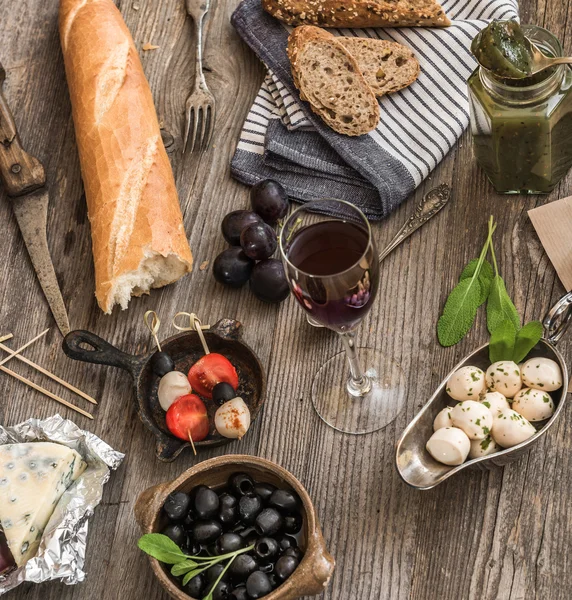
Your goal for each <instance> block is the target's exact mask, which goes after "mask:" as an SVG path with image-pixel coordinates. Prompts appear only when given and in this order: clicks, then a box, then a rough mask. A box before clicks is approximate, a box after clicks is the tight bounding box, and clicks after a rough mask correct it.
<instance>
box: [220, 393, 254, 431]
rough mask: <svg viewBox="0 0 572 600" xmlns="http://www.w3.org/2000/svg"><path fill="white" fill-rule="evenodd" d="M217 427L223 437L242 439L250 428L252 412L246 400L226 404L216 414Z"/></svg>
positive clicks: (235, 399) (239, 399) (235, 400)
mask: <svg viewBox="0 0 572 600" xmlns="http://www.w3.org/2000/svg"><path fill="white" fill-rule="evenodd" d="M215 427H216V430H217V431H218V432H219V433H220V434H221V435H222V436H223V437H226V438H232V439H240V438H241V437H242V436H243V435H244V434H245V433H246V432H247V431H248V428H249V427H250V411H249V410H248V406H246V404H245V402H244V400H243V399H242V398H233V399H232V400H229V401H228V402H225V403H224V404H223V405H222V406H221V407H220V408H219V409H218V410H217V411H216V413H215Z"/></svg>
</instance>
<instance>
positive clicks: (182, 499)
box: [163, 492, 191, 521]
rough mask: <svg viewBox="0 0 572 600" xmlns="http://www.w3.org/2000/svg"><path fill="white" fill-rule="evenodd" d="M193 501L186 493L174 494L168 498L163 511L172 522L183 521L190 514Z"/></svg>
mask: <svg viewBox="0 0 572 600" xmlns="http://www.w3.org/2000/svg"><path fill="white" fill-rule="evenodd" d="M190 507H191V499H190V498H189V495H188V494H185V493H184V492H173V493H172V494H169V495H168V496H167V499H166V500H165V504H163V510H164V511H165V514H166V515H167V516H168V517H169V519H171V521H182V520H183V519H184V518H185V517H186V516H187V513H188V512H189V508H190Z"/></svg>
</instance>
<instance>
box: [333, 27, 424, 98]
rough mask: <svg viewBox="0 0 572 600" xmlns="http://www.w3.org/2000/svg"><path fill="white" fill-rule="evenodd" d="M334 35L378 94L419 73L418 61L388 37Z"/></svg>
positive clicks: (406, 82) (393, 89)
mask: <svg viewBox="0 0 572 600" xmlns="http://www.w3.org/2000/svg"><path fill="white" fill-rule="evenodd" d="M336 39H337V40H338V41H339V42H340V43H341V44H343V46H344V47H345V49H346V50H348V51H349V53H350V54H351V55H352V56H353V57H354V58H355V60H356V62H357V64H358V66H359V68H360V71H361V72H362V74H363V76H364V78H365V80H366V82H367V83H368V85H369V87H370V88H371V89H372V90H373V93H374V94H375V95H376V96H378V97H381V96H383V95H385V94H389V93H391V92H397V91H398V90H401V89H403V88H405V87H407V86H408V85H411V84H412V83H413V82H414V81H415V80H416V79H417V77H418V76H419V62H418V61H417V59H416V58H415V55H414V54H413V52H412V51H411V50H410V49H409V48H407V46H403V45H402V44H398V43H397V42H388V41H387V40H372V39H364V38H350V37H339V38H336Z"/></svg>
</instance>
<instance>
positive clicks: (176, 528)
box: [161, 523, 187, 546]
mask: <svg viewBox="0 0 572 600" xmlns="http://www.w3.org/2000/svg"><path fill="white" fill-rule="evenodd" d="M161 533H162V534H163V535H166V536H167V537H168V538H170V539H171V540H173V542H175V544H177V546H182V545H183V544H184V543H185V542H186V541H187V534H186V533H185V530H184V529H183V526H182V525H179V524H178V523H170V524H169V525H167V527H165V529H163V531H161Z"/></svg>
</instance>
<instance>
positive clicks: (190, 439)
mask: <svg viewBox="0 0 572 600" xmlns="http://www.w3.org/2000/svg"><path fill="white" fill-rule="evenodd" d="M187 435H188V436H189V442H191V448H192V449H193V454H194V455H195V456H196V455H197V449H196V448H195V442H193V436H192V435H191V430H190V429H189V431H187Z"/></svg>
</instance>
